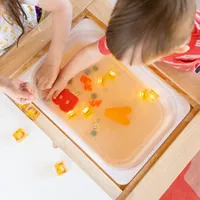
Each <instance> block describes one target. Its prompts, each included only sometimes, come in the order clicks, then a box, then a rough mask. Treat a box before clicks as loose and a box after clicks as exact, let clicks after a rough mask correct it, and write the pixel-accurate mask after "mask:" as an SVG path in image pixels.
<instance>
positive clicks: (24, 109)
mask: <svg viewBox="0 0 200 200" xmlns="http://www.w3.org/2000/svg"><path fill="white" fill-rule="evenodd" d="M29 105H30V104H18V103H17V106H18V107H19V108H20V109H21V110H22V111H23V112H25V111H26V109H27V108H28V107H29Z"/></svg>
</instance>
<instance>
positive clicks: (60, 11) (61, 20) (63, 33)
mask: <svg viewBox="0 0 200 200" xmlns="http://www.w3.org/2000/svg"><path fill="white" fill-rule="evenodd" d="M38 6H39V7H41V8H43V9H44V10H45V11H49V12H51V13H52V23H53V24H52V27H53V35H52V41H51V46H50V49H49V52H48V55H47V58H46V62H45V64H44V65H43V66H42V67H41V68H40V69H39V71H38V72H37V74H36V82H37V86H38V87H39V89H41V90H45V89H50V88H51V87H52V85H53V83H54V81H55V80H56V78H57V74H58V71H59V69H60V64H61V61H62V56H63V53H64V49H65V47H66V42H67V39H68V35H69V32H70V29H71V22H72V5H71V3H70V1H69V0H39V3H38Z"/></svg>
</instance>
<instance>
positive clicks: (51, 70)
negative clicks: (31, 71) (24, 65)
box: [36, 64, 59, 90]
mask: <svg viewBox="0 0 200 200" xmlns="http://www.w3.org/2000/svg"><path fill="white" fill-rule="evenodd" d="M58 72H59V67H55V66H49V65H48V64H44V65H43V66H42V67H40V69H39V70H38V71H37V73H36V85H37V87H38V89H39V90H47V89H51V88H52V85H53V84H54V82H55V80H56V78H57V76H58Z"/></svg>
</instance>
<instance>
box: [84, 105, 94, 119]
mask: <svg viewBox="0 0 200 200" xmlns="http://www.w3.org/2000/svg"><path fill="white" fill-rule="evenodd" d="M82 113H83V115H84V117H85V118H89V117H90V116H91V115H93V113H94V111H93V109H92V108H91V107H86V108H84V109H83V110H82Z"/></svg>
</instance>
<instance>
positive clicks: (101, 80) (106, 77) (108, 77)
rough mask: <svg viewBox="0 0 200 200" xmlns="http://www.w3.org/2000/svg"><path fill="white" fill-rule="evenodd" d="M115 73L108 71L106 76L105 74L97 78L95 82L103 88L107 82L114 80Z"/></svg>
mask: <svg viewBox="0 0 200 200" xmlns="http://www.w3.org/2000/svg"><path fill="white" fill-rule="evenodd" d="M115 77H116V73H115V72H114V71H111V70H110V71H109V72H108V73H107V74H105V75H104V76H102V77H99V78H98V80H97V83H98V84H100V85H102V86H104V85H105V83H106V81H107V80H115Z"/></svg>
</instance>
